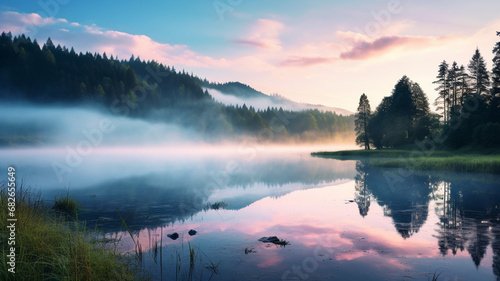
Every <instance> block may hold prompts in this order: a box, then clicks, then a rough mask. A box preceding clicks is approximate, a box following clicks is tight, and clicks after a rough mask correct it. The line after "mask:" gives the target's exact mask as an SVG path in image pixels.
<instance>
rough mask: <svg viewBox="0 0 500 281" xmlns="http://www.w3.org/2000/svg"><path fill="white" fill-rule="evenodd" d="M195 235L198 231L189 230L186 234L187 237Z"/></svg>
mask: <svg viewBox="0 0 500 281" xmlns="http://www.w3.org/2000/svg"><path fill="white" fill-rule="evenodd" d="M196 233H198V231H196V230H194V229H191V230H190V231H189V232H188V234H189V236H193V235H196Z"/></svg>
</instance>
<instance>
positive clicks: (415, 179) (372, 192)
mask: <svg viewBox="0 0 500 281" xmlns="http://www.w3.org/2000/svg"><path fill="white" fill-rule="evenodd" d="M396 171H397V170H395V169H382V168H376V167H372V166H370V165H369V164H368V163H367V162H366V161H358V163H357V164H356V172H357V175H356V177H355V181H356V192H355V198H356V199H355V201H356V203H357V204H358V207H359V212H360V215H361V216H363V217H365V216H366V215H367V214H368V211H369V207H370V200H371V199H373V200H376V202H377V203H378V204H379V205H380V206H382V207H383V208H384V215H385V216H389V217H391V218H392V220H393V223H394V226H395V228H396V230H397V231H398V232H399V234H400V235H401V236H402V237H403V238H409V237H411V236H412V235H413V234H414V233H417V232H418V231H419V229H420V228H421V227H422V225H423V224H424V223H425V221H426V219H427V216H428V213H429V203H430V201H431V200H433V201H434V205H435V212H436V214H437V216H438V217H439V221H438V223H437V228H436V233H435V235H434V237H436V238H437V244H438V248H439V251H440V252H441V254H442V255H443V256H446V255H448V253H450V252H451V254H452V255H453V256H455V255H456V254H457V253H458V252H463V251H464V250H467V252H468V253H469V255H470V256H471V258H472V261H473V262H474V264H475V265H476V267H478V266H479V265H480V264H481V261H482V260H483V258H484V257H485V254H486V252H487V249H488V246H491V248H492V250H493V265H492V267H493V273H494V274H495V275H496V276H497V278H498V280H500V188H499V187H500V186H499V183H498V177H496V176H485V175H471V174H469V175H467V174H464V175H459V174H456V173H434V172H432V173H425V172H415V173H411V174H410V175H408V176H407V177H401V176H398V174H397V172H396Z"/></svg>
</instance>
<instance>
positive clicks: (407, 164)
mask: <svg viewBox="0 0 500 281" xmlns="http://www.w3.org/2000/svg"><path fill="white" fill-rule="evenodd" d="M311 155H312V156H316V157H323V158H334V159H339V160H366V161H368V162H369V163H370V164H371V165H373V166H377V167H387V168H406V169H414V170H441V171H454V172H467V173H492V174H500V154H498V153H485V152H471V151H467V152H464V151H458V152H452V151H446V150H439V151H434V152H432V153H427V154H426V153H423V152H422V151H419V150H399V149H398V150H396V149H381V150H344V151H323V152H313V153H311Z"/></svg>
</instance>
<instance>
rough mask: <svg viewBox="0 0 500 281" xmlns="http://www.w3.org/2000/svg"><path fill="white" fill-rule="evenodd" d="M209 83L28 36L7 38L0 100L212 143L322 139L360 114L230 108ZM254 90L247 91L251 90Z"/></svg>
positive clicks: (343, 131)
mask: <svg viewBox="0 0 500 281" xmlns="http://www.w3.org/2000/svg"><path fill="white" fill-rule="evenodd" d="M206 83H209V84H211V85H216V84H215V83H210V82H208V81H207V80H202V79H200V78H198V77H196V76H194V75H193V74H188V73H186V72H185V71H177V70H176V69H175V68H174V67H170V66H165V65H163V64H161V63H158V62H156V61H144V60H141V59H140V58H139V57H134V56H132V57H131V58H130V59H128V60H119V59H118V58H117V57H113V56H112V55H111V56H109V57H108V55H107V54H106V53H103V54H99V53H93V54H92V53H90V52H86V53H81V52H80V53H76V52H75V50H74V49H73V48H70V49H68V48H67V47H65V46H60V45H57V46H55V45H54V43H53V42H52V40H51V39H50V38H49V39H48V40H47V42H46V43H44V44H43V45H41V46H40V44H39V43H38V42H37V41H36V40H31V39H30V38H29V37H27V36H25V35H19V36H12V34H11V33H2V34H1V36H0V99H2V100H4V101H7V100H8V101H11V100H22V101H28V102H31V103H35V104H62V105H75V104H76V105H78V104H82V103H96V104H98V105H101V106H102V105H104V106H105V107H107V108H109V110H110V111H111V112H113V113H115V114H126V115H127V116H135V117H141V118H148V119H154V120H156V121H162V122H169V123H174V124H178V125H182V126H185V127H188V128H191V129H194V130H196V131H197V132H199V133H200V134H202V135H203V136H204V137H205V138H207V139H223V138H224V139H227V138H237V137H239V135H252V136H255V135H256V134H258V133H259V132H260V133H261V134H264V133H265V134H266V135H267V136H269V132H272V137H267V138H266V139H269V140H280V141H290V140H294V141H304V140H308V141H314V140H323V139H329V138H333V137H337V136H344V135H349V134H350V132H351V131H352V130H353V127H354V126H353V124H354V117H353V116H347V117H346V116H339V115H337V114H335V113H331V112H320V111H318V110H307V111H301V112H293V111H286V110H283V109H281V108H267V109H266V110H255V108H253V107H247V106H246V105H243V106H226V105H223V104H221V103H219V102H216V101H215V100H214V99H213V98H212V97H211V96H210V95H209V93H208V92H207V91H203V88H202V86H203V84H206ZM228 85H229V86H231V85H232V84H228ZM219 86H221V87H222V84H221V85H219ZM226 87H228V86H226ZM252 91H255V90H253V89H252V88H250V87H248V89H246V88H245V92H246V93H252ZM255 92H256V91H255ZM263 132H264V133H263ZM266 132H267V133H266Z"/></svg>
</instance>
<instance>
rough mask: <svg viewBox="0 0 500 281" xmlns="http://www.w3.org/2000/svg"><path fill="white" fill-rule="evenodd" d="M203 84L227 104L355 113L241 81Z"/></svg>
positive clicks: (205, 82)
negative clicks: (311, 102) (295, 98)
mask: <svg viewBox="0 0 500 281" xmlns="http://www.w3.org/2000/svg"><path fill="white" fill-rule="evenodd" d="M201 85H202V86H203V88H204V89H206V90H208V92H209V93H210V95H211V96H212V97H214V99H215V100H217V101H220V102H222V103H224V104H227V105H239V106H242V105H243V104H246V105H247V106H252V107H254V108H256V109H258V110H259V109H260V110H265V109H266V108H268V107H270V108H273V107H276V108H280V107H281V108H283V109H285V110H292V111H300V110H307V109H317V110H320V111H331V112H335V113H336V114H338V115H344V116H346V115H351V114H353V112H351V111H349V110H346V109H343V108H338V107H328V106H324V105H320V104H308V103H298V102H295V101H292V100H289V99H287V98H285V97H283V96H280V95H271V96H269V95H266V94H264V93H262V92H260V91H257V90H255V89H254V88H252V87H250V86H248V85H246V84H243V83H240V82H228V83H224V84H220V83H219V84H215V83H209V82H207V81H202V82H201Z"/></svg>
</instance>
